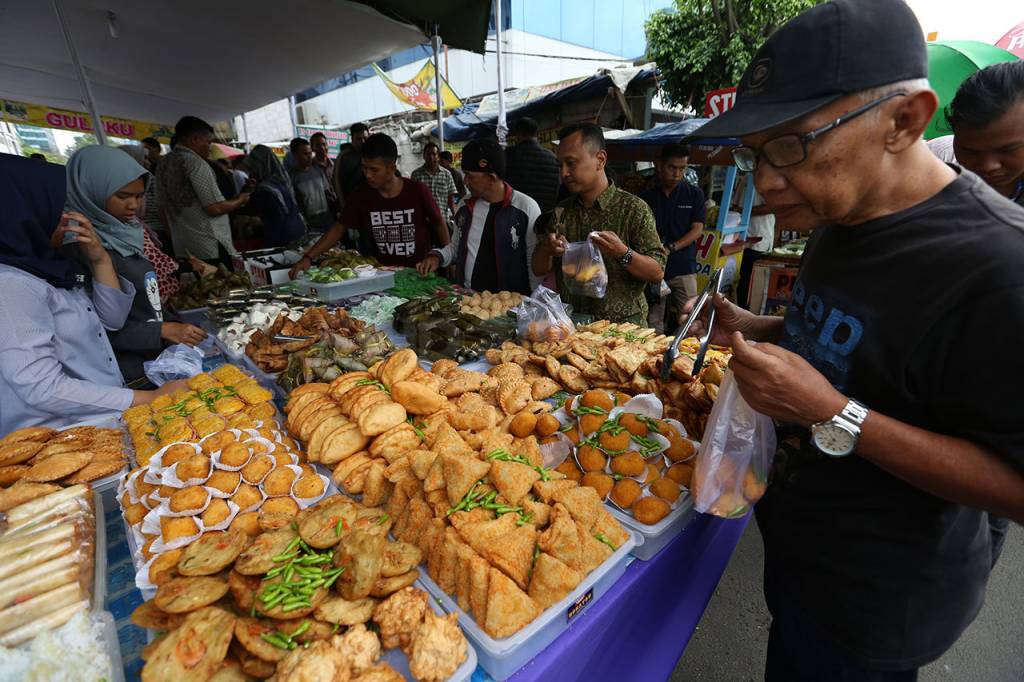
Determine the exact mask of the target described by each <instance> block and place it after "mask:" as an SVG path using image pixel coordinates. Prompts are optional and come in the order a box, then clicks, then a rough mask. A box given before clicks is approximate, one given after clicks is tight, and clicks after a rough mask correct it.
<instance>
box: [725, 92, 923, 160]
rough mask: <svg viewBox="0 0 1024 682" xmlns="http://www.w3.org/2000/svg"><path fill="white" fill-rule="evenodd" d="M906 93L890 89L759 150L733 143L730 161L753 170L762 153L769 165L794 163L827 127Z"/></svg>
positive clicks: (851, 118) (772, 140)
mask: <svg viewBox="0 0 1024 682" xmlns="http://www.w3.org/2000/svg"><path fill="white" fill-rule="evenodd" d="M906 94H907V93H906V92H902V91H900V92H891V93H889V94H888V95H885V96H884V97H879V98H878V99H876V100H874V101H872V102H868V103H867V104H865V105H863V106H860V107H857V108H856V109H854V110H853V111H851V112H849V113H847V114H843V115H842V116H840V117H839V118H837V119H836V120H834V121H832V122H831V123H829V124H828V125H825V126H822V127H821V128H818V129H817V130H812V131H811V132H809V133H806V134H804V135H798V134H797V133H791V134H789V135H782V136H780V137H775V138H772V139H770V140H768V141H767V142H765V143H764V144H763V145H761V149H760V150H758V149H754V148H753V147H746V146H740V147H734V148H733V149H732V158H733V161H735V162H736V167H737V168H739V169H740V170H741V171H743V172H744V173H753V172H754V171H755V170H757V166H758V164H759V163H760V161H761V158H762V157H764V160H765V161H767V162H768V163H769V164H770V165H771V166H772V167H773V168H786V167H788V166H795V165H797V164H798V163H802V162H803V161H804V160H805V159H806V158H807V143H808V142H811V141H812V140H815V139H817V138H819V137H821V136H822V135H824V134H825V133H827V132H829V131H830V130H835V129H836V128H838V127H839V126H841V125H843V124H844V123H847V122H849V121H852V120H853V119H855V118H857V117H858V116H860V115H861V114H863V113H865V112H867V111H870V110H872V109H874V108H875V107H877V106H878V105H879V104H882V103H883V102H887V101H889V100H891V99H892V98H893V97H903V96H905V95H906Z"/></svg>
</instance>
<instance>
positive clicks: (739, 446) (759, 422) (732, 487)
mask: <svg viewBox="0 0 1024 682" xmlns="http://www.w3.org/2000/svg"><path fill="white" fill-rule="evenodd" d="M775 445H776V442H775V424H774V423H773V422H772V420H771V417H768V416H765V415H763V414H761V413H760V412H757V411H756V410H754V409H753V408H752V407H750V405H748V404H747V401H746V400H744V399H743V396H742V395H740V390H739V387H738V386H737V385H736V380H735V379H734V378H733V375H732V372H731V371H729V370H726V372H725V378H724V379H723V380H722V385H721V388H720V389H719V391H718V399H717V400H716V401H715V406H714V408H712V410H711V415H710V416H709V417H708V423H707V428H706V429H705V431H704V440H703V441H702V442H701V445H700V450H699V451H698V453H697V465H696V467H695V469H694V472H693V482H692V486H691V490H690V492H691V493H692V495H693V502H694V508H695V509H696V510H697V511H699V512H702V513H709V514H714V515H715V516H721V517H724V518H735V517H738V516H743V515H744V514H746V513H747V512H748V511H750V509H751V508H753V506H754V503H756V502H757V501H758V500H759V499H761V496H762V495H764V491H765V489H766V488H767V487H768V472H769V470H770V469H771V465H772V457H773V456H774V455H775Z"/></svg>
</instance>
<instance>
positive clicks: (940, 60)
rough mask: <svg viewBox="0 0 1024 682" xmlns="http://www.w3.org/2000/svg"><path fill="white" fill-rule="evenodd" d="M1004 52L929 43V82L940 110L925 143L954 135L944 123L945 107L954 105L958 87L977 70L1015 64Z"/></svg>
mask: <svg viewBox="0 0 1024 682" xmlns="http://www.w3.org/2000/svg"><path fill="white" fill-rule="evenodd" d="M1016 59H1017V57H1016V56H1015V55H1014V54H1013V53H1011V52H1007V51H1006V50H1004V49H1002V48H999V47H996V46H995V45H989V44H988V43H981V42H977V41H974V40H945V41H933V42H930V43H928V81H929V82H930V83H931V86H932V89H933V90H935V92H936V94H938V96H939V110H938V111H937V112H935V116H934V117H933V118H932V121H931V123H929V124H928V127H927V128H926V129H925V131H924V137H925V139H926V140H930V139H932V138H934V137H940V136H942V135H949V134H950V133H952V132H953V128H952V126H950V125H949V121H947V120H946V111H945V109H946V106H947V105H948V104H949V103H950V102H952V101H953V97H954V96H955V95H956V91H957V88H959V87H960V84H961V83H963V82H964V80H965V79H966V78H967V77H968V76H970V75H971V74H972V73H974V72H975V71H977V70H979V69H983V68H985V67H986V66H989V65H991V64H997V63H999V62H1011V61H1016Z"/></svg>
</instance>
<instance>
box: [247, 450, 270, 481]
mask: <svg viewBox="0 0 1024 682" xmlns="http://www.w3.org/2000/svg"><path fill="white" fill-rule="evenodd" d="M276 466H277V463H276V462H275V461H274V458H273V457H271V456H270V455H257V456H255V457H253V458H252V459H251V460H249V463H248V464H246V465H245V466H244V467H242V480H244V481H245V482H246V483H251V484H253V485H256V484H258V483H260V482H261V481H263V479H264V478H266V477H267V474H269V473H270V472H271V471H273V470H274V468H275V467H276Z"/></svg>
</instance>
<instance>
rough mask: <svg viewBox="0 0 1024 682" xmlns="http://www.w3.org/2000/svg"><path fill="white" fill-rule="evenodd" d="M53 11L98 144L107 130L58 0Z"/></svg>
mask: <svg viewBox="0 0 1024 682" xmlns="http://www.w3.org/2000/svg"><path fill="white" fill-rule="evenodd" d="M53 11H54V12H56V13H57V21H58V23H60V30H61V32H62V33H63V34H64V43H65V44H66V45H67V46H68V53H69V54H70V55H71V62H72V63H73V64H74V65H75V71H77V72H78V82H79V83H80V84H81V86H82V95H83V97H84V98H85V106H86V108H87V109H88V110H89V115H90V116H92V128H93V131H94V132H95V133H96V140H97V141H98V142H99V143H100V144H106V143H107V132H106V131H105V130H104V129H103V119H101V118H100V110H99V109H98V108H97V107H96V98H95V97H93V94H92V85H91V84H90V83H89V79H88V77H86V75H85V69H84V68H83V67H82V62H81V60H79V58H78V50H76V49H75V41H74V40H73V39H72V38H71V29H70V28H68V22H67V19H66V18H65V17H64V8H63V7H61V4H60V0H53Z"/></svg>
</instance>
